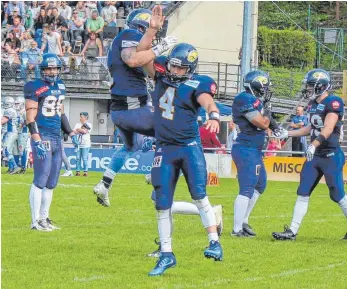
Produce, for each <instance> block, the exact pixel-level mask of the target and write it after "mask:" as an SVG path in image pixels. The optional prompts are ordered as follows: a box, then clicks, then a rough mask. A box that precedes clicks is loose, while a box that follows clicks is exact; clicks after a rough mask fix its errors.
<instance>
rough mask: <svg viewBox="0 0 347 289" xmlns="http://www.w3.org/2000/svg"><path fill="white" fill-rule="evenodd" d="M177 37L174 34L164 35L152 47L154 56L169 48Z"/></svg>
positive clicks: (173, 44)
mask: <svg viewBox="0 0 347 289" xmlns="http://www.w3.org/2000/svg"><path fill="white" fill-rule="evenodd" d="M177 42H178V41H177V38H176V37H175V36H166V37H165V38H164V39H162V40H161V41H160V42H159V44H158V45H156V46H154V47H153V48H152V50H153V52H154V54H155V56H159V55H161V54H162V53H164V52H165V51H167V50H169V49H170V48H171V47H173V46H175V45H176V44H177Z"/></svg>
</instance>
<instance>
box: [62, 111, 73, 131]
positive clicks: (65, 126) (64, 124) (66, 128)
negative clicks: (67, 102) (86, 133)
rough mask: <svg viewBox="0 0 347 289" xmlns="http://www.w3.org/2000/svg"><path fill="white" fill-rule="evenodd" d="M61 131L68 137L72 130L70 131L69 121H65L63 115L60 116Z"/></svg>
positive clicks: (65, 117) (65, 118)
mask: <svg viewBox="0 0 347 289" xmlns="http://www.w3.org/2000/svg"><path fill="white" fill-rule="evenodd" d="M61 129H62V130H63V132H65V133H66V134H68V135H70V133H72V129H71V126H70V123H69V120H68V119H67V116H66V114H65V113H63V114H62V115H61Z"/></svg>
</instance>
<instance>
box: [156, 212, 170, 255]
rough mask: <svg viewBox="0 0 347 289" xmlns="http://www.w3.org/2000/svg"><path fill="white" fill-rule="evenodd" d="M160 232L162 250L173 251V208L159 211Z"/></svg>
mask: <svg viewBox="0 0 347 289" xmlns="http://www.w3.org/2000/svg"><path fill="white" fill-rule="evenodd" d="M157 220H158V232H159V238H160V246H161V252H172V227H173V225H172V214H171V209H168V210H159V211H157Z"/></svg>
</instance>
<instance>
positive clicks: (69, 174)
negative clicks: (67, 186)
mask: <svg viewBox="0 0 347 289" xmlns="http://www.w3.org/2000/svg"><path fill="white" fill-rule="evenodd" d="M61 176H62V177H72V176H73V174H72V171H66V172H65V173H63V174H62V175H61Z"/></svg>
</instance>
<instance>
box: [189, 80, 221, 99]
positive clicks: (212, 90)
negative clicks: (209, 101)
mask: <svg viewBox="0 0 347 289" xmlns="http://www.w3.org/2000/svg"><path fill="white" fill-rule="evenodd" d="M190 81H191V82H199V83H198V85H197V87H196V89H195V92H194V95H195V97H196V98H198V97H199V95H200V94H203V93H207V94H209V95H211V96H212V97H214V95H215V94H216V92H217V84H216V82H215V81H214V80H213V79H212V78H211V77H209V76H206V75H198V76H197V77H194V78H193V79H192V80H190ZM188 82H189V80H188Z"/></svg>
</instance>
